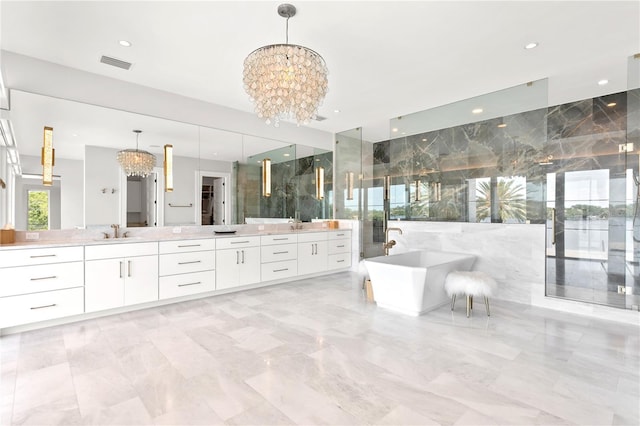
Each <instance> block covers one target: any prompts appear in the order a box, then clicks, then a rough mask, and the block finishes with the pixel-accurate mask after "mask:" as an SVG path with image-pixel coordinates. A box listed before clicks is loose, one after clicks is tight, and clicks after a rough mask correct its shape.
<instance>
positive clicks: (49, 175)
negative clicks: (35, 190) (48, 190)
mask: <svg viewBox="0 0 640 426" xmlns="http://www.w3.org/2000/svg"><path fill="white" fill-rule="evenodd" d="M40 163H41V164H42V184H43V185H44V186H51V185H53V166H54V164H55V149H53V127H47V126H45V128H44V138H43V142H42V151H41V154H40Z"/></svg>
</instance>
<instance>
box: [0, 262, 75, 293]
mask: <svg viewBox="0 0 640 426" xmlns="http://www.w3.org/2000/svg"><path fill="white" fill-rule="evenodd" d="M0 277H2V280H1V282H2V284H0V297H6V296H16V295H18V294H28V293H38V292H41V291H51V290H59V289H62V288H71V287H81V286H84V263H83V262H69V263H54V264H51V265H36V266H21V267H18V268H6V269H3V270H1V271H0Z"/></svg>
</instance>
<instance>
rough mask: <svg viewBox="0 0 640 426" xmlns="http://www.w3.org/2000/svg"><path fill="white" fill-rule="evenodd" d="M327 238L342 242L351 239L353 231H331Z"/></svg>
mask: <svg viewBox="0 0 640 426" xmlns="http://www.w3.org/2000/svg"><path fill="white" fill-rule="evenodd" d="M327 234H328V235H327V237H328V239H329V240H341V239H345V238H346V239H348V240H350V239H351V231H349V230H345V231H330V232H328V233H327Z"/></svg>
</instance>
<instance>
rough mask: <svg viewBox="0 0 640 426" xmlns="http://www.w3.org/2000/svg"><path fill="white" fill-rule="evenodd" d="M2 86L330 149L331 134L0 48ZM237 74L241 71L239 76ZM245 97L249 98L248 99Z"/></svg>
mask: <svg viewBox="0 0 640 426" xmlns="http://www.w3.org/2000/svg"><path fill="white" fill-rule="evenodd" d="M0 53H1V57H2V71H3V74H4V76H5V84H6V87H8V88H11V89H18V90H23V91H27V92H32V93H39V94H42V95H48V96H53V97H57V98H63V99H69V100H74V101H79V102H84V103H88V104H93V105H99V106H104V107H108V108H115V109H119V110H123V111H130V112H136V113H139V114H146V115H151V116H154V117H160V118H166V119H169V120H175V121H181V122H184V123H192V124H197V125H201V126H206V127H213V128H216V129H223V130H229V131H233V132H238V133H243V134H247V135H253V136H261V137H265V138H270V139H276V140H281V141H284V142H287V143H300V144H304V145H308V146H312V147H315V148H321V149H326V150H332V149H333V134H332V133H329V132H325V131H322V130H317V129H312V128H309V127H304V126H300V127H298V126H297V125H295V124H291V123H287V122H281V123H280V127H274V126H267V125H265V124H264V121H262V120H261V119H259V118H258V117H257V116H256V115H255V114H253V113H249V112H245V111H238V110H235V109H231V108H227V107H224V106H221V105H215V104H212V103H209V102H204V101H201V100H197V99H193V98H187V97H185V96H180V95H176V94H173V93H169V92H164V91H162V90H157V89H152V88H149V87H145V86H140V85H137V84H132V83H128V82H125V81H122V80H117V79H114V78H109V77H104V76H101V75H98V74H92V73H88V72H85V71H80V70H78V69H75V68H69V67H65V66H62V65H58V64H54V63H52V62H47V61H42V60H40V59H36V58H32V57H29V56H24V55H19V54H17V53H13V52H7V51H2V52H0ZM238 77H241V76H238ZM247 102H249V100H248V99H247Z"/></svg>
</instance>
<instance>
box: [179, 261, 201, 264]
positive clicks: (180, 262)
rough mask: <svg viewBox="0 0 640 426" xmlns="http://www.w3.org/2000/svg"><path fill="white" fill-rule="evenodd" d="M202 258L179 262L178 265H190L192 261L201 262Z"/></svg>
mask: <svg viewBox="0 0 640 426" xmlns="http://www.w3.org/2000/svg"><path fill="white" fill-rule="evenodd" d="M200 262H202V260H193V261H191V262H178V265H189V264H190V263H200Z"/></svg>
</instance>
